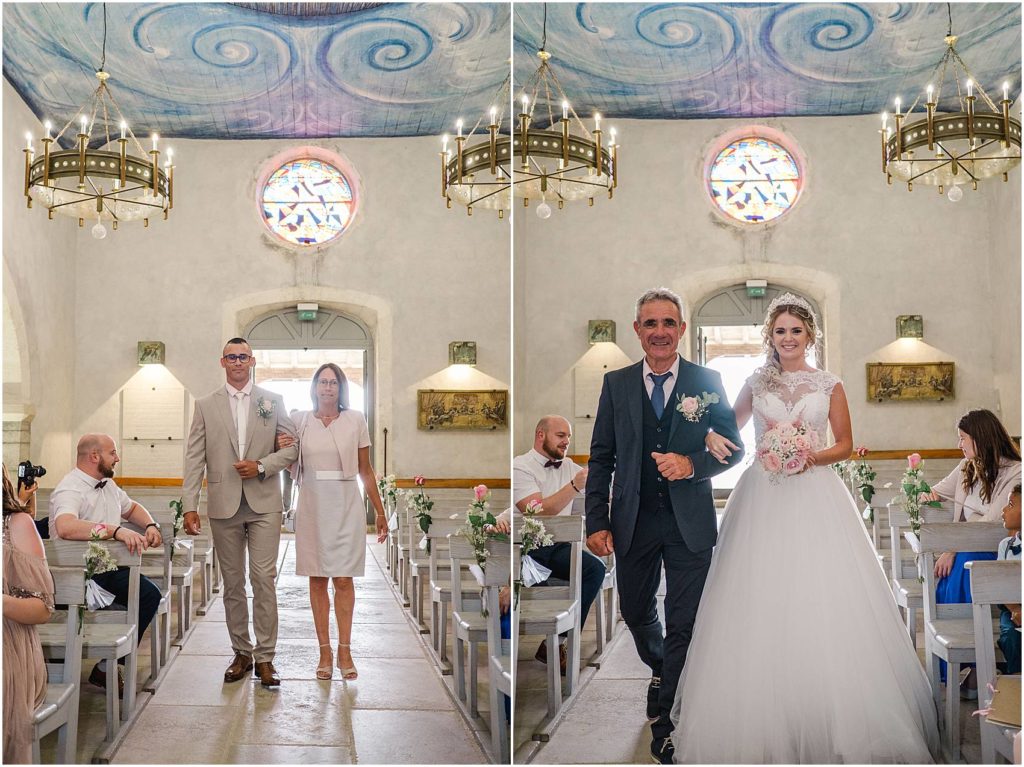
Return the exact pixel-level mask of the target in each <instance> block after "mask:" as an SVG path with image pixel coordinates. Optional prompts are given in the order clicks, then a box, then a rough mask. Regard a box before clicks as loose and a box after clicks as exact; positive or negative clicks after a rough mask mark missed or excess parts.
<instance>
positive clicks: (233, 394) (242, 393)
mask: <svg viewBox="0 0 1024 767" xmlns="http://www.w3.org/2000/svg"><path fill="white" fill-rule="evenodd" d="M224 389H225V390H226V391H227V393H228V397H230V398H231V417H232V418H234V419H235V429H236V430H237V431H238V460H242V456H244V455H245V447H246V444H247V439H248V435H247V434H246V429H247V428H248V426H249V397H250V396H251V395H252V379H251V378H250V379H249V382H248V383H247V384H246V385H245V386H243V387H242V388H241V389H236V388H235V387H234V386H232V385H231V384H229V383H225V384H224Z"/></svg>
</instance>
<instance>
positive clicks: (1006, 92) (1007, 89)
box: [1003, 82, 1010, 101]
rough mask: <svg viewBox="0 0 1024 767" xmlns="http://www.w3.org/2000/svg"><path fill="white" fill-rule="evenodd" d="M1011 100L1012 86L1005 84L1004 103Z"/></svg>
mask: <svg viewBox="0 0 1024 767" xmlns="http://www.w3.org/2000/svg"><path fill="white" fill-rule="evenodd" d="M1009 100H1010V84H1009V83H1006V82H1004V83H1003V101H1009Z"/></svg>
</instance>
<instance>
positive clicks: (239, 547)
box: [210, 477, 281, 663]
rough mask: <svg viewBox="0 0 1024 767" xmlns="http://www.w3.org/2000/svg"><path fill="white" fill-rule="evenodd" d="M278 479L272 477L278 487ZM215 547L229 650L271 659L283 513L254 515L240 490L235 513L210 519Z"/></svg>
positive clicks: (272, 654) (273, 644)
mask: <svg viewBox="0 0 1024 767" xmlns="http://www.w3.org/2000/svg"><path fill="white" fill-rule="evenodd" d="M276 480H277V478H276V477H275V478H274V481H275V483H276ZM210 529H211V530H212V531H213V544H214V546H215V547H216V549H217V558H218V559H219V560H220V567H221V573H222V574H223V576H224V614H225V616H226V618H227V625H228V634H229V635H230V637H231V647H232V649H233V650H234V651H235V652H239V653H243V654H245V655H251V656H252V657H253V659H254V660H255V661H256V662H257V663H262V662H264V661H272V660H274V648H275V647H276V646H277V583H276V580H277V555H278V550H279V548H280V543H281V512H275V513H269V514H257V513H256V512H255V511H253V510H252V509H250V508H249V504H248V503H247V502H246V499H245V495H244V492H243V495H242V503H241V505H240V506H239V507H238V511H237V512H236V513H235V514H234V515H233V516H231V517H228V518H227V519H213V518H211V519H210ZM247 551H248V557H249V583H250V584H251V585H252V597H253V599H252V613H253V630H254V632H255V635H256V644H255V646H253V643H252V640H250V638H249V602H248V599H247V598H246V595H245V559H246V552H247Z"/></svg>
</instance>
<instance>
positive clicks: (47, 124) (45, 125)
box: [43, 89, 1006, 138]
mask: <svg viewBox="0 0 1024 767" xmlns="http://www.w3.org/2000/svg"><path fill="white" fill-rule="evenodd" d="M1004 93H1005V89H1004ZM1003 98H1004V99H1005V98H1006V96H1005V95H1004V96H1003ZM52 128H53V125H52V124H51V123H50V121H49V120H47V121H46V122H44V123H43V130H45V131H46V138H50V130H51V129H52Z"/></svg>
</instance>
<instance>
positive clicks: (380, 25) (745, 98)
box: [3, 2, 1021, 139]
mask: <svg viewBox="0 0 1024 767" xmlns="http://www.w3.org/2000/svg"><path fill="white" fill-rule="evenodd" d="M107 14H108V19H107V23H108V34H107V44H106V70H107V71H108V72H110V74H111V79H110V86H111V89H112V91H113V93H114V96H115V97H116V98H117V100H118V103H119V104H120V106H121V108H122V109H123V110H124V112H125V114H126V116H128V118H129V119H130V120H131V121H132V126H133V128H135V129H137V130H139V129H141V130H142V131H145V132H149V131H156V132H158V133H160V134H161V135H163V136H165V137H187V138H220V139H248V138H316V137H328V136H339V137H349V136H411V135H437V134H439V133H442V132H445V131H451V130H452V128H453V126H454V123H455V120H456V119H457V118H458V117H464V118H466V119H467V120H468V121H470V124H472V122H473V121H475V119H476V117H477V116H479V115H482V114H483V113H484V111H485V110H486V108H487V107H488V106H489V105H490V103H491V101H492V100H493V99H494V97H495V94H496V93H497V92H498V90H499V88H500V86H501V83H502V81H503V79H504V77H505V75H506V73H507V70H508V59H509V51H508V47H509V43H508V41H509V36H510V33H513V34H514V47H513V50H514V57H515V62H514V69H515V74H516V79H517V81H519V82H522V81H523V80H525V78H526V77H528V76H529V74H530V73H531V72H532V71H533V70H534V68H535V67H536V65H537V58H536V50H537V48H538V47H539V45H540V42H541V38H542V36H543V16H544V10H543V4H541V3H523V2H516V3H515V4H514V5H513V4H509V3H472V2H467V3H441V2H431V3H167V4H138V3H109V4H108V6H107ZM547 15H548V18H547V50H548V51H550V52H551V53H552V55H553V59H552V67H553V68H554V71H555V73H556V74H557V75H558V78H559V80H560V81H561V83H562V84H563V86H564V87H565V89H566V91H567V93H568V95H569V98H570V99H571V101H572V103H573V105H574V107H576V108H577V110H578V111H580V113H581V115H586V114H588V113H589V111H592V110H597V111H600V112H602V113H603V114H605V115H606V116H612V117H621V118H649V119H687V118H701V117H767V116H788V115H794V116H796V115H857V114H868V113H877V112H880V111H881V110H882V109H884V108H886V107H888V108H889V109H890V110H891V108H892V100H893V97H894V96H897V95H899V96H901V97H902V98H903V99H904V104H906V103H908V102H909V101H911V100H913V98H915V97H916V96H917V95H918V94H919V93H920V92H921V90H922V89H923V87H924V86H925V85H926V84H927V83H928V82H929V81H930V79H931V78H933V77H935V75H934V74H933V69H934V66H935V64H936V63H937V62H938V60H939V59H940V57H941V55H942V53H943V51H944V49H945V44H944V43H943V37H944V36H945V34H946V30H947V26H948V23H949V21H948V18H947V8H946V4H945V3H879V4H868V3H862V4H857V3H757V4H754V3H698V4H682V3H659V4H648V3H549V4H548V6H547ZM952 19H953V29H954V32H955V33H956V34H957V35H959V38H960V41H959V43H958V49H959V51H960V53H961V55H962V56H963V57H964V59H965V60H966V62H967V64H968V65H969V66H970V67H971V70H972V72H973V73H974V75H975V77H976V79H977V80H978V81H979V82H981V83H982V85H983V87H985V89H986V90H987V91H988V92H989V93H990V94H991V95H992V96H993V98H996V97H997V94H998V91H999V89H1000V87H1001V84H1002V82H1003V81H1004V80H1005V81H1008V82H1009V83H1010V90H1011V98H1014V99H1015V98H1016V96H1017V95H1018V94H1019V92H1020V85H1021V63H1020V50H1021V6H1020V4H1019V3H954V4H953V5H952ZM102 45H103V9H102V5H101V4H100V3H5V4H4V5H3V70H4V76H5V77H6V78H7V80H8V81H9V82H10V83H11V84H12V85H13V87H14V88H15V89H16V90H17V91H18V92H19V93H20V94H21V96H22V97H23V99H24V100H25V102H26V103H27V104H28V105H29V107H30V109H32V111H33V112H34V113H35V114H36V115H38V116H39V117H40V118H42V119H51V120H52V121H53V122H54V123H57V124H63V122H64V121H66V120H68V119H70V118H72V117H73V116H74V115H75V113H76V112H75V110H76V109H77V108H78V107H79V106H80V105H82V104H83V103H84V102H85V101H86V100H87V98H88V96H89V94H90V93H91V91H92V89H93V88H94V87H95V85H96V79H95V75H94V72H95V69H96V68H97V66H98V65H99V63H100V60H101V58H102V55H103V53H102ZM953 90H954V86H953V85H952V80H951V79H949V78H947V80H946V85H945V86H944V87H943V97H944V98H943V104H941V105H940V109H941V108H943V107H945V108H947V109H948V108H952V107H953V106H954V102H953V101H952V100H951V99H950V98H949V94H951V93H952V92H953Z"/></svg>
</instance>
